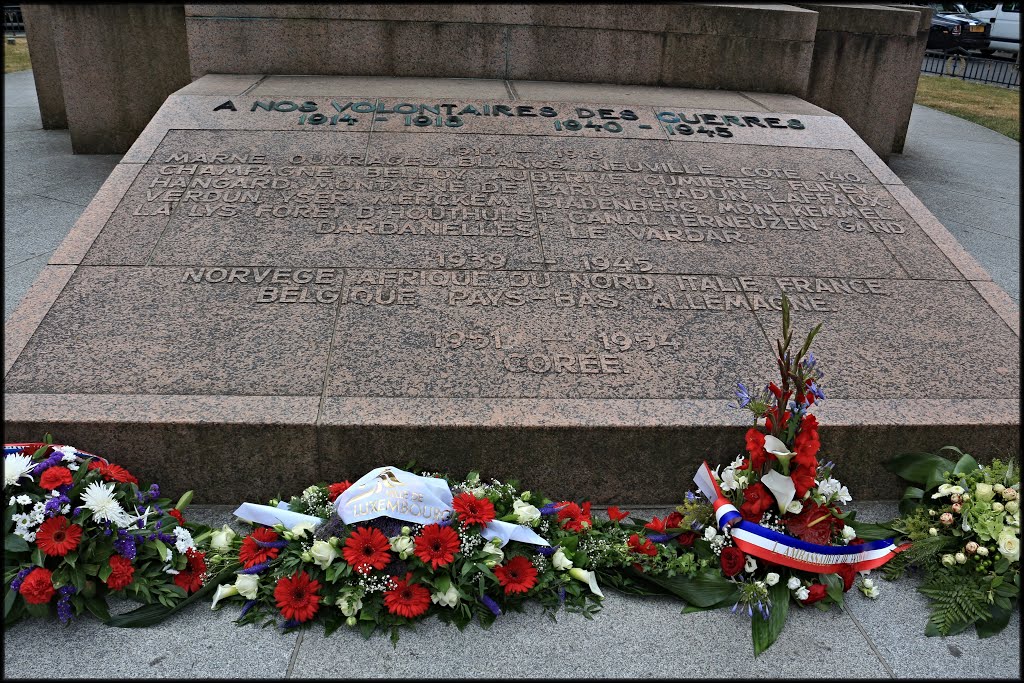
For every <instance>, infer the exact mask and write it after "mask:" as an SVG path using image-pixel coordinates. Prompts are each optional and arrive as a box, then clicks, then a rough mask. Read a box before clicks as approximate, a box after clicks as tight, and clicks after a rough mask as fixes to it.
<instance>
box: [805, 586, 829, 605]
mask: <svg viewBox="0 0 1024 683" xmlns="http://www.w3.org/2000/svg"><path fill="white" fill-rule="evenodd" d="M827 595H828V589H827V588H825V585H824V584H821V583H816V584H814V585H812V586H809V587H808V588H807V598H806V599H805V600H801V601H800V602H802V603H803V604H805V605H813V604H814V603H816V602H818V601H819V600H824V599H825V597H826V596H827Z"/></svg>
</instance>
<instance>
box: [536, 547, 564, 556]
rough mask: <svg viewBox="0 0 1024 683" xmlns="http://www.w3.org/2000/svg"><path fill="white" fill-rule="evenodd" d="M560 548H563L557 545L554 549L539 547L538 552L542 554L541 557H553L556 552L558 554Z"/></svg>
mask: <svg viewBox="0 0 1024 683" xmlns="http://www.w3.org/2000/svg"><path fill="white" fill-rule="evenodd" d="M560 547H561V546H557V545H556V546H554V547H551V546H544V545H539V546H537V552H538V553H540V554H541V555H543V556H544V557H551V556H552V555H554V554H555V553H556V552H558V549H559V548H560Z"/></svg>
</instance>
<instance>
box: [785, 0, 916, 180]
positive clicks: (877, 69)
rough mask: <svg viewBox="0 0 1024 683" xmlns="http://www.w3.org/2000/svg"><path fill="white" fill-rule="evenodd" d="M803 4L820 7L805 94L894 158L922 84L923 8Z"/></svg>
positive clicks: (880, 152) (884, 155)
mask: <svg viewBox="0 0 1024 683" xmlns="http://www.w3.org/2000/svg"><path fill="white" fill-rule="evenodd" d="M799 6H800V7H805V8H807V9H811V10H814V11H815V12H817V13H818V29H817V33H816V35H815V39H814V58H813V60H812V62H811V75H810V82H809V85H808V89H807V95H806V98H805V99H807V100H808V101H810V102H812V103H814V104H816V105H818V106H819V107H822V108H824V109H828V110H829V111H831V112H833V113H835V114H838V115H839V116H841V117H843V119H844V120H845V121H846V122H847V123H848V124H849V125H850V127H851V128H853V129H854V130H855V131H856V132H857V134H858V135H860V136H861V138H863V139H864V142H866V143H867V144H868V145H869V146H870V147H871V149H872V150H873V151H874V152H875V154H877V155H878V156H880V157H881V158H882V159H883V160H886V159H888V158H889V154H890V153H891V152H892V150H893V147H894V145H895V144H896V141H897V140H898V139H901V138H902V137H903V136H905V130H906V122H908V121H909V117H910V107H911V106H912V104H913V99H914V93H915V91H916V90H917V77H918V73H919V72H920V69H921V59H922V58H923V56H924V44H923V43H920V42H919V39H918V31H919V27H920V24H921V21H922V15H921V13H920V12H918V11H916V10H913V11H912V10H905V9H896V8H893V7H887V6H884V5H869V4H863V5H847V4H829V3H800V4H799ZM908 102H909V104H908ZM900 146H901V148H902V144H900Z"/></svg>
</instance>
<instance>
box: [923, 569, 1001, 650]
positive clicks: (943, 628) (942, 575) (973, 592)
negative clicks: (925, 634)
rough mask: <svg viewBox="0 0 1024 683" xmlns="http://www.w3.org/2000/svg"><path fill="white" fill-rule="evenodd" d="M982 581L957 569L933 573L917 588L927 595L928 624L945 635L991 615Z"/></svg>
mask: <svg viewBox="0 0 1024 683" xmlns="http://www.w3.org/2000/svg"><path fill="white" fill-rule="evenodd" d="M986 588H987V587H986V586H985V585H984V583H982V582H980V581H979V580H978V579H976V578H975V577H973V576H971V575H970V574H966V573H961V572H934V573H932V574H930V575H929V577H928V580H927V581H926V583H925V584H924V585H922V586H921V587H920V588H918V591H920V592H921V593H923V594H924V595H926V596H928V597H929V598H931V604H930V608H931V612H932V614H931V617H930V618H929V619H928V624H929V625H930V626H931V627H932V628H933V629H935V630H936V631H938V633H939V634H940V635H943V636H946V635H950V634H951V633H956V632H959V631H962V630H963V629H965V628H966V627H968V626H970V625H971V624H973V623H974V622H976V621H979V620H984V619H989V618H990V617H991V616H992V611H991V606H990V605H989V601H988V593H987V591H986Z"/></svg>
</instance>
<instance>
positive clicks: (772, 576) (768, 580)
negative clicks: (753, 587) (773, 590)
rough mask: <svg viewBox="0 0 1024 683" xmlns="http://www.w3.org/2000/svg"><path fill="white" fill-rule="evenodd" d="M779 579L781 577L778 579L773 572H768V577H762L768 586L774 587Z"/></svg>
mask: <svg viewBox="0 0 1024 683" xmlns="http://www.w3.org/2000/svg"><path fill="white" fill-rule="evenodd" d="M779 578H781V577H779V575H778V574H776V573H775V572H768V576H766V577H764V582H765V583H767V584H768V585H769V586H774V585H775V584H777V583H778V582H779Z"/></svg>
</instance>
